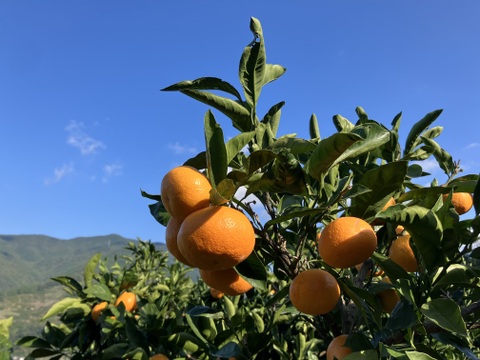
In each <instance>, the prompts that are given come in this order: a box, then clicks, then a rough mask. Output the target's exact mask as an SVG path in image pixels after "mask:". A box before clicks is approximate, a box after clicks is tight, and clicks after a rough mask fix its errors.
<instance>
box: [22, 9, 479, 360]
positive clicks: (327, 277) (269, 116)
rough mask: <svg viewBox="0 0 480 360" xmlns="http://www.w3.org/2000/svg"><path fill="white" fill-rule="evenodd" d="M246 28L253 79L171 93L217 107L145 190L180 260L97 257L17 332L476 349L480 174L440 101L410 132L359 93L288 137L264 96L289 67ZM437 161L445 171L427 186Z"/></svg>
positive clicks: (65, 352) (223, 347) (270, 348)
mask: <svg viewBox="0 0 480 360" xmlns="http://www.w3.org/2000/svg"><path fill="white" fill-rule="evenodd" d="M250 30H251V31H252V33H253V36H254V38H253V41H252V42H250V43H249V44H248V45H247V46H246V47H245V48H244V51H243V53H242V56H241V59H240V64H239V72H238V74H239V79H240V85H241V89H240V91H239V90H237V89H236V88H235V87H234V86H233V85H231V84H229V83H227V82H225V81H223V80H221V79H219V78H215V77H203V78H199V79H196V80H189V81H182V82H179V83H177V84H174V85H171V86H168V87H167V88H165V89H163V90H164V91H179V92H181V93H183V94H185V95H187V96H189V97H191V98H193V99H195V100H198V101H201V102H203V103H205V104H206V105H208V106H209V107H211V108H212V110H208V111H207V112H206V114H205V116H204V136H205V150H204V151H202V152H201V153H199V154H198V155H197V156H195V157H193V158H190V159H186V160H185V163H184V164H183V165H182V166H179V167H177V168H174V169H171V170H170V171H169V172H168V173H167V174H165V177H164V178H163V179H162V182H161V189H160V194H158V195H155V194H154V195H152V194H148V193H146V192H142V195H143V196H144V197H147V198H149V199H152V200H154V203H153V204H151V205H150V210H151V213H152V215H153V216H154V217H155V219H156V220H157V221H158V222H159V223H161V224H162V225H164V226H166V233H165V234H166V239H165V240H166V245H167V247H168V250H169V252H170V254H171V255H173V256H174V257H175V258H176V259H177V260H178V261H176V262H174V263H173V264H169V263H168V262H167V257H166V254H164V253H161V252H158V251H157V250H156V249H155V248H154V247H153V245H152V244H149V243H144V242H140V243H139V245H134V244H132V245H131V247H130V249H131V251H132V254H133V255H132V257H131V259H130V261H129V262H128V263H127V265H126V266H125V267H120V266H114V268H112V269H107V268H106V266H105V264H104V262H102V260H101V257H100V255H98V256H96V257H94V258H93V259H92V260H91V261H90V262H89V263H88V264H87V266H86V268H85V276H84V283H83V284H80V283H78V282H77V281H75V280H73V279H71V278H67V277H59V278H56V279H55V280H56V281H58V282H60V283H62V284H63V285H64V286H65V287H66V289H67V290H68V291H69V292H70V294H71V296H69V297H67V298H65V299H62V300H60V301H59V302H58V303H57V304H55V305H54V306H53V307H52V309H50V311H48V312H47V314H46V315H45V317H44V319H45V320H47V319H50V318H51V317H52V316H54V315H55V316H57V319H59V320H60V323H61V324H60V325H54V324H53V323H51V322H48V321H47V323H46V326H45V330H44V332H43V334H42V335H41V336H39V337H38V336H31V337H26V338H23V339H21V340H20V341H19V342H18V343H19V344H22V345H24V346H29V347H32V348H33V349H34V350H33V351H32V352H31V353H30V355H29V356H30V357H31V358H36V357H45V356H50V357H52V356H53V357H55V358H60V357H62V356H66V357H69V358H74V359H92V358H98V359H117V358H128V359H148V358H152V359H162V358H163V359H165V358H170V359H174V358H175V359H223V358H227V359H292V358H293V359H312V360H313V359H325V358H327V359H334V358H338V359H342V358H343V359H350V360H352V359H380V358H382V359H389V358H391V359H396V358H398V359H421V360H423V359H464V358H468V359H476V358H477V357H478V355H479V354H480V348H479V345H480V341H479V340H478V334H479V331H480V330H479V329H478V328H479V321H478V319H479V313H480V291H479V287H478V276H479V271H480V265H479V264H480V263H479V259H480V251H479V250H478V249H475V242H476V241H477V238H478V235H479V233H480V217H479V216H478V214H479V211H480V199H479V198H480V185H479V176H478V175H476V174H469V175H461V168H460V166H459V162H458V161H454V159H453V158H452V156H451V155H450V154H449V153H448V152H447V151H446V150H445V149H443V148H442V147H441V145H440V144H439V142H438V137H439V135H440V134H441V133H442V127H441V126H433V123H434V122H435V120H436V119H437V118H438V117H439V116H440V114H441V110H435V111H432V112H431V113H428V114H426V115H425V116H424V117H423V118H421V119H420V120H419V121H417V122H416V123H415V124H414V125H413V126H412V128H411V129H408V131H406V133H407V136H406V139H400V137H399V129H400V126H401V123H402V114H401V113H400V114H397V115H396V116H394V117H393V120H392V121H391V122H390V123H389V124H387V125H385V124H382V123H381V122H379V121H376V120H373V119H371V118H370V117H369V116H368V115H367V113H366V112H365V111H364V110H363V109H362V108H361V107H358V108H356V109H355V113H356V119H355V120H353V121H350V120H348V119H347V118H345V117H343V116H341V115H335V116H333V123H334V125H335V128H336V129H337V132H336V133H334V134H332V135H330V136H328V137H321V136H320V132H319V127H318V122H317V118H316V116H315V115H312V116H311V117H310V119H307V121H305V126H308V129H309V134H310V137H309V138H308V139H303V138H299V137H297V136H296V135H292V134H288V135H279V134H277V132H278V129H279V122H280V116H281V109H282V107H283V106H284V102H280V103H278V104H275V105H273V106H271V107H270V108H269V110H268V111H267V112H266V113H265V114H259V113H258V111H257V105H258V103H259V96H260V94H261V92H262V90H263V87H264V86H265V85H266V84H269V83H270V82H272V81H274V80H276V79H278V78H279V77H281V76H282V75H283V73H284V72H285V69H284V68H283V67H282V66H280V65H273V64H270V63H267V61H266V52H265V43H264V38H263V32H262V28H261V24H260V22H259V21H258V20H257V19H255V18H252V19H251V21H250ZM217 111H218V112H220V113H221V116H222V117H225V118H227V119H229V120H230V121H231V125H232V126H233V128H234V129H235V130H236V131H238V134H237V135H236V136H234V137H233V138H231V139H228V140H226V139H225V138H224V134H223V129H222V127H221V125H220V124H219V123H218V122H217V120H216V117H215V115H214V112H217ZM430 158H433V159H435V160H436V161H437V163H438V166H439V168H440V169H441V170H442V171H443V172H444V173H445V175H446V176H445V178H446V179H447V180H446V181H445V182H444V183H438V180H435V179H434V180H431V183H430V184H429V185H428V186H425V183H426V180H425V179H426V176H428V175H429V174H428V173H426V172H425V171H424V169H423V168H422V162H423V161H424V160H427V159H430ZM472 208H473V210H471V211H470V209H472ZM464 214H465V215H464ZM469 214H472V216H469ZM461 215H463V216H461ZM182 263H183V264H182ZM189 268H195V269H198V270H195V271H198V272H196V274H198V275H199V279H198V281H196V282H195V281H193V280H191V278H189V277H188V276H187V272H188V269H189ZM126 293H133V294H134V296H133V297H132V295H125V294H126Z"/></svg>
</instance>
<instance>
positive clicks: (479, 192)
mask: <svg viewBox="0 0 480 360" xmlns="http://www.w3.org/2000/svg"><path fill="white" fill-rule="evenodd" d="M473 207H474V208H475V215H476V216H478V215H480V178H479V179H478V180H477V184H476V185H475V189H474V190H473Z"/></svg>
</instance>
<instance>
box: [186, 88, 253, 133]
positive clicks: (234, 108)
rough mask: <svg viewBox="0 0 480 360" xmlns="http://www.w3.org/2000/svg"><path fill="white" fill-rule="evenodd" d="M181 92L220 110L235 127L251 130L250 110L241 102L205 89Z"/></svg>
mask: <svg viewBox="0 0 480 360" xmlns="http://www.w3.org/2000/svg"><path fill="white" fill-rule="evenodd" d="M181 92H182V94H185V95H187V96H190V97H191V98H193V99H195V100H198V101H200V102H203V103H204V104H207V105H210V106H212V107H214V108H215V109H217V110H219V111H221V112H222V113H223V114H225V115H226V116H228V117H229V118H230V119H231V120H232V124H233V126H234V127H235V128H236V129H238V130H240V131H250V130H251V127H252V121H251V117H250V111H249V110H248V109H247V108H246V107H245V106H244V105H243V104H241V103H239V102H236V101H234V100H232V99H228V98H224V97H221V96H218V95H215V94H212V93H210V92H207V91H199V90H182V91H181Z"/></svg>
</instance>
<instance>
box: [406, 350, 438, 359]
mask: <svg viewBox="0 0 480 360" xmlns="http://www.w3.org/2000/svg"><path fill="white" fill-rule="evenodd" d="M405 355H407V358H408V359H409V360H435V358H433V357H431V356H430V355H428V354H425V353H423V352H419V351H405Z"/></svg>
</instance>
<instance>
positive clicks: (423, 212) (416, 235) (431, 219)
mask: <svg viewBox="0 0 480 360" xmlns="http://www.w3.org/2000/svg"><path fill="white" fill-rule="evenodd" d="M377 218H379V219H384V220H387V221H389V222H392V223H394V224H398V225H402V226H403V227H404V228H405V230H407V231H408V233H409V234H410V235H411V237H412V239H413V241H414V243H415V247H416V249H417V251H418V253H419V254H420V256H421V258H422V260H423V261H424V263H425V267H426V270H428V271H431V270H433V269H435V268H436V267H438V266H441V265H443V264H444V263H445V256H444V254H443V252H442V246H441V242H442V238H443V227H442V224H441V222H440V221H439V219H438V217H437V215H436V214H435V213H434V212H432V211H431V210H430V209H427V208H424V207H421V206H417V205H413V206H409V207H405V206H404V205H401V204H399V205H394V206H390V207H389V208H388V209H386V210H385V211H382V212H380V213H379V214H377Z"/></svg>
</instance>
